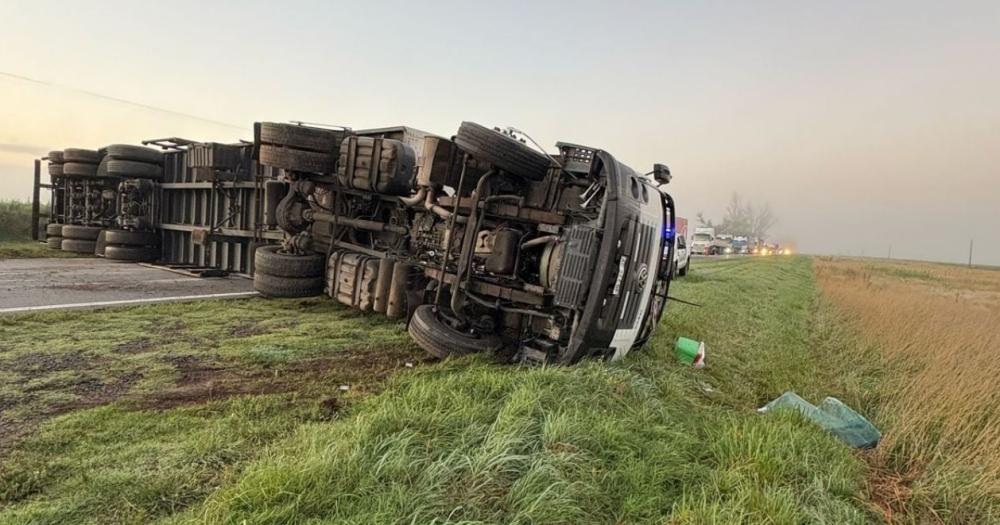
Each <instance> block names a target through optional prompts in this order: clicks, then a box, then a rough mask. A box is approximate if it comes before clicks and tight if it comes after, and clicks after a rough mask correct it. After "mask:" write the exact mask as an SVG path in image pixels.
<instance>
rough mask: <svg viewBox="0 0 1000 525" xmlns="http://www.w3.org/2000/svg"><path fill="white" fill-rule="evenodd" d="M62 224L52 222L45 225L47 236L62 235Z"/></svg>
mask: <svg viewBox="0 0 1000 525" xmlns="http://www.w3.org/2000/svg"><path fill="white" fill-rule="evenodd" d="M62 227H63V225H62V224H57V223H54V222H53V223H51V224H46V225H45V236H46V237H62Z"/></svg>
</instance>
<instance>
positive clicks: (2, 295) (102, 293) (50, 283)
mask: <svg viewBox="0 0 1000 525" xmlns="http://www.w3.org/2000/svg"><path fill="white" fill-rule="evenodd" d="M253 295H255V292H254V291H253V281H251V280H250V279H246V278H243V277H234V276H230V277H204V278H199V277H188V276H185V275H180V274H178V273H175V272H171V271H167V270H162V269H158V268H149V267H146V266H140V265H138V264H133V263H121V262H112V261H108V260H105V259H97V258H94V259H7V260H0V314H3V313H18V312H28V311H37V310H55V309H66V308H101V307H107V306H118V305H129V304H145V303H155V302H173V301H184V300H198V299H212V298H233V297H249V296H253Z"/></svg>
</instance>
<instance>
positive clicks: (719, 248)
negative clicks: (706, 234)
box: [712, 234, 733, 255]
mask: <svg viewBox="0 0 1000 525" xmlns="http://www.w3.org/2000/svg"><path fill="white" fill-rule="evenodd" d="M712 245H713V246H714V247H715V255H722V254H725V255H732V254H733V236H732V235H726V234H721V235H719V236H718V237H716V238H715V242H714V243H712Z"/></svg>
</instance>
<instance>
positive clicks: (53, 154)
mask: <svg viewBox="0 0 1000 525" xmlns="http://www.w3.org/2000/svg"><path fill="white" fill-rule="evenodd" d="M46 156H47V157H48V159H49V164H62V163H63V162H66V159H65V158H64V157H63V152H62V150H57V151H50V152H49V154H48V155H46Z"/></svg>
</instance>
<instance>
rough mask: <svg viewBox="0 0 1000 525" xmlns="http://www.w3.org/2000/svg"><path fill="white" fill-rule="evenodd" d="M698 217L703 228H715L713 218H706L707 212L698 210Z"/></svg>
mask: <svg viewBox="0 0 1000 525" xmlns="http://www.w3.org/2000/svg"><path fill="white" fill-rule="evenodd" d="M696 218H697V219H698V225H699V226H701V227H702V228H715V224H714V223H713V222H712V219H706V218H705V212H701V211H700V212H698V215H697V216H696Z"/></svg>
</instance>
